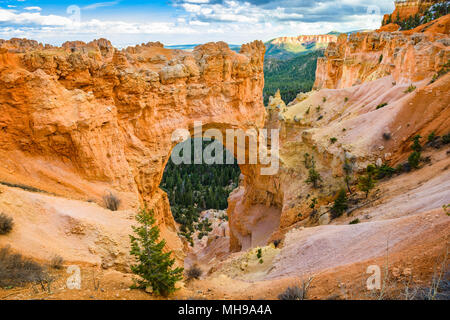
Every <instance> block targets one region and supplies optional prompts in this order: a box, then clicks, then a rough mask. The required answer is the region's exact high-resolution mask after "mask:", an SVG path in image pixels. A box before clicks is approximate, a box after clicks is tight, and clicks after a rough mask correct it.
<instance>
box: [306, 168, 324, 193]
mask: <svg viewBox="0 0 450 320" xmlns="http://www.w3.org/2000/svg"><path fill="white" fill-rule="evenodd" d="M320 181H322V177H321V176H320V174H319V173H318V172H317V171H316V169H315V168H311V169H309V172H308V179H306V183H312V185H313V188H314V189H316V188H318V186H319V182H320Z"/></svg>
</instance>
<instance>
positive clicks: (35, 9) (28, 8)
mask: <svg viewBox="0 0 450 320" xmlns="http://www.w3.org/2000/svg"><path fill="white" fill-rule="evenodd" d="M24 9H25V10H28V11H41V10H42V9H41V8H40V7H25V8H24Z"/></svg>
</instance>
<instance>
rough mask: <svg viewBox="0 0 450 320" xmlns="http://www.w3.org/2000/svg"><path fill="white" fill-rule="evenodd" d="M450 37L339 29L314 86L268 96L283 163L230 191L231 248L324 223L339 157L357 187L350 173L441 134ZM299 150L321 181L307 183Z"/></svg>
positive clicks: (447, 112)
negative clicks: (288, 96)
mask: <svg viewBox="0 0 450 320" xmlns="http://www.w3.org/2000/svg"><path fill="white" fill-rule="evenodd" d="M448 44H449V36H448V34H438V33H430V34H412V35H406V34H402V33H398V32H394V33H387V32H382V33H377V32H371V33H362V34H356V35H351V36H349V37H348V38H347V36H345V35H343V36H340V37H339V39H338V42H337V43H332V44H330V45H329V47H328V49H327V51H326V55H325V58H323V59H320V60H319V63H318V67H317V73H316V83H315V88H316V89H317V90H314V91H312V92H310V93H306V94H305V93H303V94H299V95H298V97H297V98H296V99H295V100H294V101H292V102H290V103H289V104H288V105H287V107H285V104H284V102H282V101H281V98H280V97H273V98H272V99H271V101H270V104H269V106H268V107H267V113H268V116H267V118H266V119H267V120H266V127H268V128H279V129H280V164H281V165H280V170H279V172H278V174H276V175H274V176H259V175H257V174H256V175H252V176H250V177H245V183H244V185H243V186H241V189H240V190H238V191H236V192H235V194H233V195H231V197H230V199H229V203H230V206H229V215H230V237H231V249H232V250H240V249H246V248H249V247H252V246H255V245H262V242H264V241H266V243H267V241H271V240H278V239H282V238H283V236H284V234H285V233H286V232H287V231H288V230H290V229H291V228H292V226H296V227H300V226H313V225H317V224H328V223H330V222H331V221H330V215H329V211H330V207H331V205H332V202H333V200H334V198H335V197H336V194H337V192H338V191H339V190H340V189H341V188H343V189H347V186H346V183H345V180H344V178H345V172H344V170H343V165H344V163H347V164H348V165H349V166H350V168H351V181H352V183H351V186H350V187H351V188H352V189H353V192H355V191H356V187H355V184H356V181H357V175H358V174H360V173H362V172H363V170H364V169H365V168H366V167H367V165H368V164H377V165H381V164H383V163H386V162H389V164H390V165H391V166H393V167H395V165H397V164H398V163H401V162H402V161H405V160H406V158H407V157H408V155H409V153H410V152H411V151H410V146H411V139H412V137H413V136H414V135H416V134H420V135H422V137H426V136H428V135H429V134H430V133H431V132H433V131H434V132H435V133H436V134H437V135H443V134H448V128H449V127H450V108H449V103H448V101H450V94H449V87H450V75H449V74H448V73H446V72H445V70H447V71H448V63H449V61H450V48H449V46H448ZM410 86H411V87H410ZM379 105H384V107H382V108H377V107H378V106H379ZM384 137H389V138H388V139H386V138H384ZM305 155H309V157H310V158H311V157H314V160H315V165H316V170H317V172H319V174H320V175H321V181H320V182H319V183H318V184H319V186H318V188H314V187H313V186H312V184H311V183H307V182H306V180H307V179H308V168H306V166H305ZM314 198H316V199H317V204H316V205H315V207H314V209H313V208H311V204H312V199H314ZM444 198H445V196H444ZM444 198H439V199H437V200H436V201H435V202H434V203H433V204H432V206H434V207H433V208H440V207H441V206H442V205H443V204H444V202H445V201H446V200H445V199H444ZM427 205H428V204H427ZM405 214H406V213H405ZM267 221H272V222H271V223H269V224H270V226H269V227H268V223H267ZM263 231H265V232H269V233H270V235H266V237H265V240H262V239H261V237H260V236H259V235H258V234H259V233H261V232H263Z"/></svg>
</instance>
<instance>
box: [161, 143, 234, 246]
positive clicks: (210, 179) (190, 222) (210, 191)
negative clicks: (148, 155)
mask: <svg viewBox="0 0 450 320" xmlns="http://www.w3.org/2000/svg"><path fill="white" fill-rule="evenodd" d="M183 143H185V144H190V145H191V155H192V159H193V157H194V156H195V155H194V143H193V139H189V140H187V141H185V142H183ZM210 143H211V141H207V140H203V143H202V144H203V148H202V149H204V148H205V147H206V146H207V145H208V144H210ZM223 155H224V161H223V163H224V164H213V165H207V164H204V163H203V164H193V162H194V161H191V163H192V164H180V165H175V164H174V163H173V162H172V160H171V159H169V161H168V163H167V165H166V168H165V170H164V175H163V179H162V182H161V185H160V187H161V188H162V189H163V190H164V191H165V192H166V193H167V195H168V196H169V201H170V207H171V210H172V214H173V217H174V219H175V221H176V222H178V223H179V224H180V235H181V236H183V237H185V238H186V239H187V240H188V241H189V242H190V243H191V244H193V241H192V235H193V233H194V232H195V231H199V235H200V236H203V235H206V234H207V232H208V222H207V221H206V223H205V222H204V221H199V217H200V212H202V211H204V210H208V209H218V210H224V209H226V208H227V206H228V202H227V199H228V196H229V195H230V192H231V191H232V190H233V189H235V188H236V187H237V186H238V184H239V175H240V173H241V172H240V169H239V166H238V165H237V162H236V160H235V161H234V163H233V164H226V157H227V155H228V150H227V149H225V148H224V150H223Z"/></svg>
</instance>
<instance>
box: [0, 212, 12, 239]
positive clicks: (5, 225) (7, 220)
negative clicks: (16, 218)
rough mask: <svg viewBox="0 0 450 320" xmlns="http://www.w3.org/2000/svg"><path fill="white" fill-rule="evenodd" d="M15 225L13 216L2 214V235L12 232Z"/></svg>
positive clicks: (0, 217)
mask: <svg viewBox="0 0 450 320" xmlns="http://www.w3.org/2000/svg"><path fill="white" fill-rule="evenodd" d="M13 226H14V222H13V219H12V218H11V217H8V216H7V215H6V214H4V213H2V214H0V235H1V234H8V233H10V232H11V230H12V228H13Z"/></svg>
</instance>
